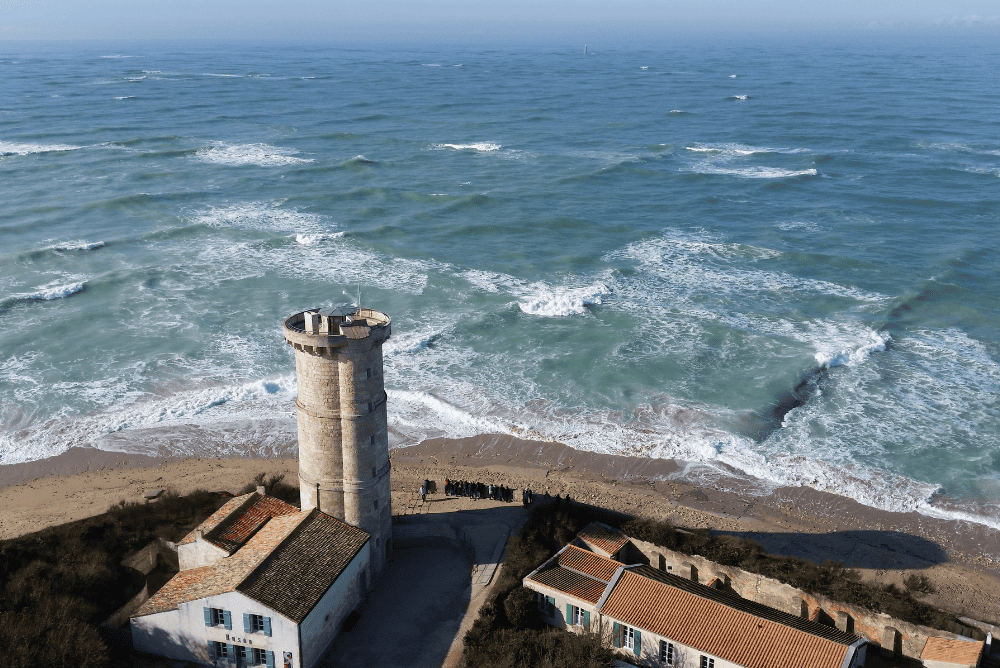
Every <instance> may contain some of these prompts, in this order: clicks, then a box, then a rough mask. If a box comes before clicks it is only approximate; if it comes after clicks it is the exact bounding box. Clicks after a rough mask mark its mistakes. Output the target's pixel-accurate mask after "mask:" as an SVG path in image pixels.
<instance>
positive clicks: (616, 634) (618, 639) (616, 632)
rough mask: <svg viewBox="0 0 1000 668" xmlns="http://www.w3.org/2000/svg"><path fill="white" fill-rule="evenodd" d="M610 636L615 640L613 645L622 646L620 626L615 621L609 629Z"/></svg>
mask: <svg viewBox="0 0 1000 668" xmlns="http://www.w3.org/2000/svg"><path fill="white" fill-rule="evenodd" d="M611 637H612V638H613V639H614V641H615V647H621V646H622V627H621V625H619V624H618V622H615V625H614V628H613V629H612V631H611Z"/></svg>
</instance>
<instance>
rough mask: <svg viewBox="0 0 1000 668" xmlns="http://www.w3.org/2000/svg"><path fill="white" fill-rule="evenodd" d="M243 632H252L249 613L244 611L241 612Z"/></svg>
mask: <svg viewBox="0 0 1000 668" xmlns="http://www.w3.org/2000/svg"><path fill="white" fill-rule="evenodd" d="M243 632H244V633H253V631H251V630H250V613H249V612H244V613H243Z"/></svg>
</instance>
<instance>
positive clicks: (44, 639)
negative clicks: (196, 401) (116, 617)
mask: <svg viewBox="0 0 1000 668" xmlns="http://www.w3.org/2000/svg"><path fill="white" fill-rule="evenodd" d="M282 478H283V476H272V477H271V479H270V480H268V481H267V482H266V483H265V482H264V474H263V473H262V474H259V475H258V476H257V478H255V479H254V481H253V482H251V483H249V484H248V485H247V487H249V489H245V490H244V492H242V493H246V492H247V491H254V489H255V488H256V486H257V485H258V484H263V485H264V486H265V487H266V488H268V489H269V491H270V493H272V494H273V495H274V496H277V497H278V498H281V499H283V500H285V501H288V502H289V503H293V504H294V505H296V506H297V505H298V500H299V492H298V488H296V487H292V486H291V485H288V484H286V483H284V482H282ZM227 498H230V495H229V494H228V493H226V492H206V491H196V492H193V493H191V494H187V495H185V496H178V495H176V494H169V493H168V494H166V495H164V496H163V497H161V498H159V499H157V500H156V501H154V502H152V503H128V502H125V501H121V502H119V503H118V504H117V505H114V506H111V507H110V508H109V509H108V510H107V512H105V513H103V514H101V515H97V516H95V517H90V518H87V519H83V520H79V521H76V522H70V523H68V524H63V525H60V526H54V527H49V528H47V529H43V530H42V531H38V532H36V533H33V534H28V535H26V536H20V537H18V538H13V539H10V540H3V541H0V647H3V648H4V650H5V651H4V654H3V656H4V664H5V665H6V666H11V667H12V668H21V667H22V666H23V667H24V668H28V667H29V666H30V667H32V668H33V667H35V666H47V667H53V668H55V667H58V666H73V667H74V668H91V667H98V666H108V665H111V666H115V665H119V666H125V665H128V659H127V656H122V655H120V654H117V653H116V652H115V651H113V650H111V649H109V647H108V646H107V645H106V644H105V642H104V640H103V639H102V637H101V635H100V634H99V633H98V630H97V626H98V625H99V624H100V623H101V622H102V621H104V620H105V619H107V618H108V616H110V615H111V614H112V613H113V612H114V611H115V610H117V609H118V608H120V607H121V606H123V605H124V604H125V603H127V602H128V601H129V600H130V599H131V598H132V597H134V596H135V595H136V594H138V593H139V591H140V590H141V589H142V587H143V584H144V582H145V578H144V577H143V575H142V574H141V573H139V572H138V571H136V570H133V569H131V568H129V567H127V566H122V565H121V562H122V560H123V559H124V558H125V557H127V556H128V555H130V554H131V553H134V552H135V551H137V550H140V549H142V548H143V547H145V546H146V545H148V544H149V543H150V542H151V541H153V540H155V539H157V538H163V539H164V540H169V541H173V542H176V541H178V540H180V539H181V538H183V537H184V536H185V535H186V534H187V533H188V532H189V531H191V530H192V529H194V527H196V526H197V525H199V524H200V523H201V522H203V521H205V519H207V518H208V516H209V515H211V514H212V513H214V512H215V511H216V510H218V509H219V508H220V507H221V506H222V504H223V503H225V501H226V499H227Z"/></svg>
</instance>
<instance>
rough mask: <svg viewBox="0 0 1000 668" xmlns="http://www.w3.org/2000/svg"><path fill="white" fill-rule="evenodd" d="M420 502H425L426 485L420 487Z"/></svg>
mask: <svg viewBox="0 0 1000 668" xmlns="http://www.w3.org/2000/svg"><path fill="white" fill-rule="evenodd" d="M420 502H421V503H426V502H427V485H426V484H424V485H421V486H420Z"/></svg>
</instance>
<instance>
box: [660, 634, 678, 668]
mask: <svg viewBox="0 0 1000 668" xmlns="http://www.w3.org/2000/svg"><path fill="white" fill-rule="evenodd" d="M676 651H677V650H676V648H675V647H674V644H673V643H672V642H667V641H666V640H661V641H660V663H661V664H663V665H664V666H672V665H674V656H675V653H676Z"/></svg>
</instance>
